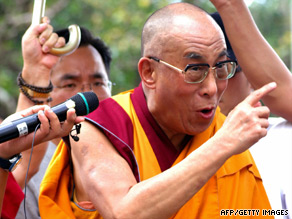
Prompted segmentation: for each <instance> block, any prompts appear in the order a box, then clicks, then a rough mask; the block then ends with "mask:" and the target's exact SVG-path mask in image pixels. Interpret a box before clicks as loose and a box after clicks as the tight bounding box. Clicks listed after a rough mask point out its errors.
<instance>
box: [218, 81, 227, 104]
mask: <svg viewBox="0 0 292 219" xmlns="http://www.w3.org/2000/svg"><path fill="white" fill-rule="evenodd" d="M227 84H228V81H227V80H224V81H219V82H218V83H217V88H218V100H220V99H221V97H222V95H223V94H224V91H225V90H226V88H227Z"/></svg>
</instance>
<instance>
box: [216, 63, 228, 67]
mask: <svg viewBox="0 0 292 219" xmlns="http://www.w3.org/2000/svg"><path fill="white" fill-rule="evenodd" d="M225 65H226V63H218V64H217V65H216V68H223V67H225Z"/></svg>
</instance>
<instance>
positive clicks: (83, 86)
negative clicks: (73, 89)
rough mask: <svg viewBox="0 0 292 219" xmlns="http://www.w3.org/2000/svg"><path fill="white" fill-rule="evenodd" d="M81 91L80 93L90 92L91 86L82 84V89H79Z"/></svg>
mask: <svg viewBox="0 0 292 219" xmlns="http://www.w3.org/2000/svg"><path fill="white" fill-rule="evenodd" d="M81 91H82V92H86V91H92V86H91V84H83V85H82V87H81Z"/></svg>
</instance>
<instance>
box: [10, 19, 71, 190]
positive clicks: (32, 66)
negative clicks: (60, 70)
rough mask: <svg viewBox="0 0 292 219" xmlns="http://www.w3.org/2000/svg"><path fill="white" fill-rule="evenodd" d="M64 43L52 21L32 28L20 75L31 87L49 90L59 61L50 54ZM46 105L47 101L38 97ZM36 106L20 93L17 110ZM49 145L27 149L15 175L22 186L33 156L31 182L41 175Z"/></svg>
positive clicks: (25, 39)
mask: <svg viewBox="0 0 292 219" xmlns="http://www.w3.org/2000/svg"><path fill="white" fill-rule="evenodd" d="M64 44H65V41H64V39H63V38H58V36H57V35H56V34H55V33H53V28H52V26H51V25H49V19H48V18H47V17H44V18H43V23H42V24H41V25H35V26H30V27H29V28H28V30H27V31H26V32H25V34H24V36H23V38H22V57H23V69H22V72H21V76H22V78H23V80H24V81H25V82H26V83H27V84H29V85H32V86H37V87H48V86H49V84H50V73H51V69H52V68H53V66H54V65H55V64H56V63H57V61H58V60H59V57H57V56H54V55H51V54H50V53H49V52H50V49H51V48H52V47H60V46H63V45H64ZM36 99H37V100H39V101H44V103H46V101H45V100H46V99H47V98H36ZM33 105H35V103H34V102H32V101H31V100H29V99H28V98H27V97H26V96H25V95H24V94H23V93H22V92H20V93H19V98H18V103H17V109H16V111H17V112H18V111H20V110H23V109H26V108H28V107H31V106H33ZM47 146H48V143H47V142H44V143H43V144H42V145H40V146H39V147H36V148H34V151H33V152H34V153H33V154H32V156H31V150H30V149H28V150H26V151H24V152H23V153H22V156H23V159H22V162H21V164H20V165H19V167H18V168H17V169H16V170H15V171H14V172H13V176H14V178H15V179H16V181H17V183H18V184H19V185H20V187H22V188H24V183H25V175H26V170H27V168H28V162H29V160H30V156H31V164H30V168H29V172H28V180H29V179H30V178H31V177H32V176H33V175H34V174H36V173H37V172H38V170H39V165H40V163H41V161H42V159H43V157H44V155H45V153H46V150H47Z"/></svg>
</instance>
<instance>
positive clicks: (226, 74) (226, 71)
mask: <svg viewBox="0 0 292 219" xmlns="http://www.w3.org/2000/svg"><path fill="white" fill-rule="evenodd" d="M149 59H153V60H154V61H156V62H159V63H162V64H164V65H166V66H168V67H170V68H172V69H174V70H177V71H179V72H180V73H182V74H183V75H184V80H185V82H187V83H189V84H196V83H201V82H203V81H204V80H205V78H206V77H207V75H208V73H209V69H210V68H211V69H212V70H214V71H215V75H216V78H217V79H219V80H227V79H229V78H232V77H233V76H234V73H235V70H236V65H237V62H236V61H234V60H226V61H222V62H217V63H216V64H215V66H213V67H211V66H210V65H209V64H188V65H187V66H186V68H185V70H182V69H179V68H177V67H175V66H173V65H171V64H169V63H167V62H164V61H162V60H160V59H158V58H155V57H149Z"/></svg>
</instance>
